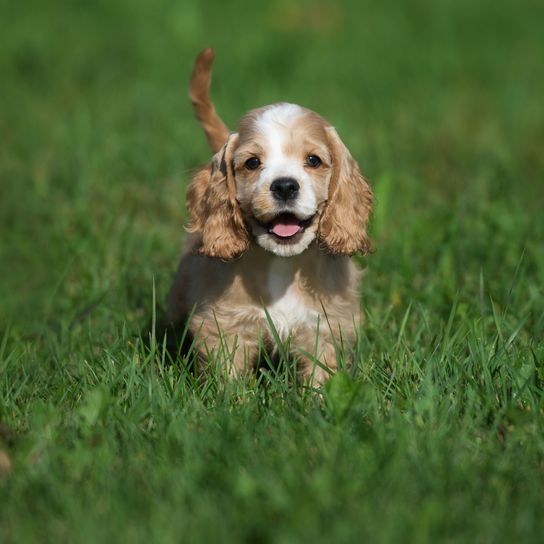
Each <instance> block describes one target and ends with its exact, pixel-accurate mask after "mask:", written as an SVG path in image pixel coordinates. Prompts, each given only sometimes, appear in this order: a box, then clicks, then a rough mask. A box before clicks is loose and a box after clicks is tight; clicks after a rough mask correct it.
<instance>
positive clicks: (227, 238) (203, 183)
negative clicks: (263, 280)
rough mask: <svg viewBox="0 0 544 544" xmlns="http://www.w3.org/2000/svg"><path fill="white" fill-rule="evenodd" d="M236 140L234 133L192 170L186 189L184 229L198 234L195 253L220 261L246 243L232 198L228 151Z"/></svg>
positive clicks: (241, 219) (231, 166) (230, 167)
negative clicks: (188, 219)
mask: <svg viewBox="0 0 544 544" xmlns="http://www.w3.org/2000/svg"><path fill="white" fill-rule="evenodd" d="M237 140H238V134H232V135H231V136H229V139H228V141H227V143H226V144H225V145H224V146H223V148H222V149H221V150H220V151H219V152H218V153H216V154H215V155H214V156H213V158H212V160H211V162H210V163H209V164H208V165H206V166H205V167H204V168H202V169H201V170H199V171H198V172H197V173H196V175H195V177H194V178H193V181H192V182H191V185H190V186H189V189H188V191H187V208H188V209H189V213H190V214H191V223H190V224H189V227H188V231H189V232H191V233H195V234H200V244H199V245H197V247H196V250H197V252H198V253H200V254H202V255H207V256H208V257H217V258H219V259H223V260H230V259H234V258H235V257H238V256H240V255H241V254H242V253H243V252H244V251H246V249H247V248H248V246H249V234H248V231H247V229H246V226H245V224H244V220H243V218H242V212H241V210H240V206H239V204H238V201H237V200H236V185H235V181H234V170H233V164H232V151H233V149H234V145H235V143H236V141H237Z"/></svg>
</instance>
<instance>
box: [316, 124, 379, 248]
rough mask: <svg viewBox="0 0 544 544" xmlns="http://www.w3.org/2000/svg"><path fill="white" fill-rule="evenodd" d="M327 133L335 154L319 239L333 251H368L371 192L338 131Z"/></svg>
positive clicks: (330, 129) (329, 129) (331, 129)
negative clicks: (367, 226) (367, 229)
mask: <svg viewBox="0 0 544 544" xmlns="http://www.w3.org/2000/svg"><path fill="white" fill-rule="evenodd" d="M327 135H328V138H329V141H330V145H331V149H332V156H333V159H332V161H333V175H332V178H331V183H330V186H329V201H328V203H327V207H326V208H325V211H324V213H323V215H322V216H321V221H320V223H319V239H320V240H321V242H322V243H323V244H324V245H325V247H326V248H327V249H328V250H329V251H330V252H331V253H340V254H343V255H353V254H354V253H355V252H357V251H361V252H362V253H368V252H369V251H370V248H371V246H370V240H369V239H368V235H367V232H366V225H367V223H368V219H369V217H370V213H371V210H372V191H371V190H370V186H369V185H368V182H367V181H366V180H365V178H364V177H363V175H362V174H361V171H360V170H359V165H358V164H357V163H356V162H355V160H354V159H353V157H352V156H351V154H350V152H349V151H348V149H347V148H346V146H345V145H344V144H343V143H342V141H341V140H340V138H339V136H338V134H337V132H336V130H334V128H332V127H329V128H328V130H327Z"/></svg>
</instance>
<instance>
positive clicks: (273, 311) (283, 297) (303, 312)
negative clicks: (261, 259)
mask: <svg viewBox="0 0 544 544" xmlns="http://www.w3.org/2000/svg"><path fill="white" fill-rule="evenodd" d="M294 280H295V273H294V269H293V262H292V260H291V259H289V258H285V257H276V258H274V259H273V260H272V264H271V266H270V270H269V271H268V282H267V288H268V294H269V296H270V304H269V306H268V307H267V311H268V314H269V315H270V318H271V319H272V322H273V323H274V327H275V328H276V331H277V332H278V335H279V337H280V338H281V339H282V340H285V339H286V338H287V337H288V336H289V333H290V331H291V330H292V329H293V327H296V326H300V325H305V326H309V327H316V326H317V322H318V315H319V314H318V313H317V312H316V311H315V310H313V309H311V308H308V307H307V306H305V304H304V300H303V298H302V297H301V296H300V293H299V292H298V290H297V288H296V286H295V285H294Z"/></svg>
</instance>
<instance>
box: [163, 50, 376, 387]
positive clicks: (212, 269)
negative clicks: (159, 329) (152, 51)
mask: <svg viewBox="0 0 544 544" xmlns="http://www.w3.org/2000/svg"><path fill="white" fill-rule="evenodd" d="M212 63H213V50H211V49H206V50H204V51H203V52H202V53H201V54H200V55H199V56H198V58H197V60H196V63H195V68H194V71H193V75H192V78H191V86H190V96H191V99H192V102H193V107H194V109H195V112H196V115H197V117H198V118H199V120H200V122H201V124H202V126H203V128H204V131H205V133H206V136H207V138H208V142H209V144H210V147H211V148H212V151H214V152H215V155H214V156H213V158H212V159H211V161H210V163H209V164H207V165H206V166H205V167H203V168H202V169H200V170H199V171H198V172H197V173H196V175H195V176H194V178H193V180H192V182H191V185H190V187H189V190H188V193H187V206H188V209H189V212H190V216H191V221H190V224H189V227H188V232H189V235H188V239H187V243H186V249H185V252H184V254H183V256H182V258H181V262H180V264H179V269H178V272H177V275H176V278H175V281H174V284H173V286H172V289H171V292H170V295H169V301H168V310H167V319H168V320H169V321H170V322H172V323H177V324H179V326H182V324H183V323H187V324H188V328H189V331H190V332H191V334H192V335H193V336H194V338H195V345H196V347H197V350H198V352H199V361H200V365H201V370H203V369H204V368H205V365H206V362H207V360H209V357H210V356H211V357H214V358H217V357H219V360H220V361H221V362H222V364H224V366H225V368H226V369H227V370H228V372H229V373H230V374H232V375H239V374H240V373H243V372H246V371H247V370H249V369H251V368H255V367H256V365H257V364H258V361H259V355H260V352H261V350H262V349H263V346H264V347H265V349H266V350H267V351H268V352H269V353H272V354H274V351H275V350H276V349H277V346H276V340H277V337H278V336H279V338H280V339H281V340H282V341H286V340H287V339H289V342H288V345H289V346H290V350H291V351H292V353H293V355H294V356H295V357H296V359H297V373H298V374H299V375H301V376H303V377H305V378H306V379H308V380H309V381H312V383H314V384H319V383H322V382H324V381H325V380H326V378H327V377H328V376H329V375H330V374H331V373H333V372H334V371H335V370H336V368H337V353H336V352H337V349H338V346H340V345H342V344H345V343H350V342H353V341H354V340H355V334H356V329H357V327H358V325H359V323H360V305H359V296H358V284H359V280H360V272H359V271H358V270H357V269H356V267H355V265H354V264H353V263H352V262H351V260H350V255H352V254H354V253H355V252H357V251H360V252H362V253H366V252H368V251H369V247H370V242H369V239H368V236H367V231H366V227H367V223H368V219H369V215H370V213H371V208H372V192H371V189H370V187H369V185H368V182H367V181H366V180H365V178H364V177H363V176H362V175H361V172H360V170H359V167H358V165H357V163H356V162H355V160H354V159H353V158H352V156H351V154H350V152H349V151H348V149H347V148H346V146H345V145H344V144H343V142H342V140H340V138H339V136H338V134H337V132H336V130H335V129H334V128H333V127H332V126H331V125H330V124H329V123H328V122H327V121H325V119H323V118H322V117H321V116H320V115H318V114H317V113H314V112H313V111H310V110H308V109H306V108H303V107H301V106H297V105H295V104H287V103H278V104H273V105H270V106H265V107H262V108H258V109H255V110H252V111H250V112H249V113H248V114H246V115H245V116H244V117H243V118H242V120H241V121H240V125H239V128H238V131H236V132H232V133H229V131H228V129H227V128H226V127H225V125H224V124H223V122H222V121H221V120H220V119H219V117H218V116H217V114H216V112H215V108H214V106H213V104H212V103H211V101H210V98H209V84H210V74H211V66H212ZM316 360H317V361H319V363H320V364H316Z"/></svg>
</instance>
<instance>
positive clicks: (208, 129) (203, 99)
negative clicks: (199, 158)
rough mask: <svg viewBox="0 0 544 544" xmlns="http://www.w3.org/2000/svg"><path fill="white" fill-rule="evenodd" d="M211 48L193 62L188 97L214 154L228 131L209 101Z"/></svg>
mask: <svg viewBox="0 0 544 544" xmlns="http://www.w3.org/2000/svg"><path fill="white" fill-rule="evenodd" d="M214 56H215V55H214V51H213V49H212V48H211V47H208V48H207V49H204V50H203V51H201V52H200V54H199V55H198V57H197V58H196V60H195V65H194V68H193V73H192V74H191V81H190V83H189V97H190V99H191V103H192V104H193V109H194V112H195V115H196V117H197V119H198V120H199V121H200V123H201V124H202V128H203V129H204V133H205V134H206V138H207V139H208V144H209V146H210V147H211V149H212V151H213V152H214V153H215V152H217V151H219V150H220V149H221V147H222V146H223V145H224V144H225V142H226V141H227V138H228V136H229V129H228V128H227V127H226V126H225V124H224V123H223V121H221V118H220V117H219V116H218V115H217V112H216V111H215V107H214V105H213V103H212V101H211V100H210V84H211V72H212V65H213V59H214Z"/></svg>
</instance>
